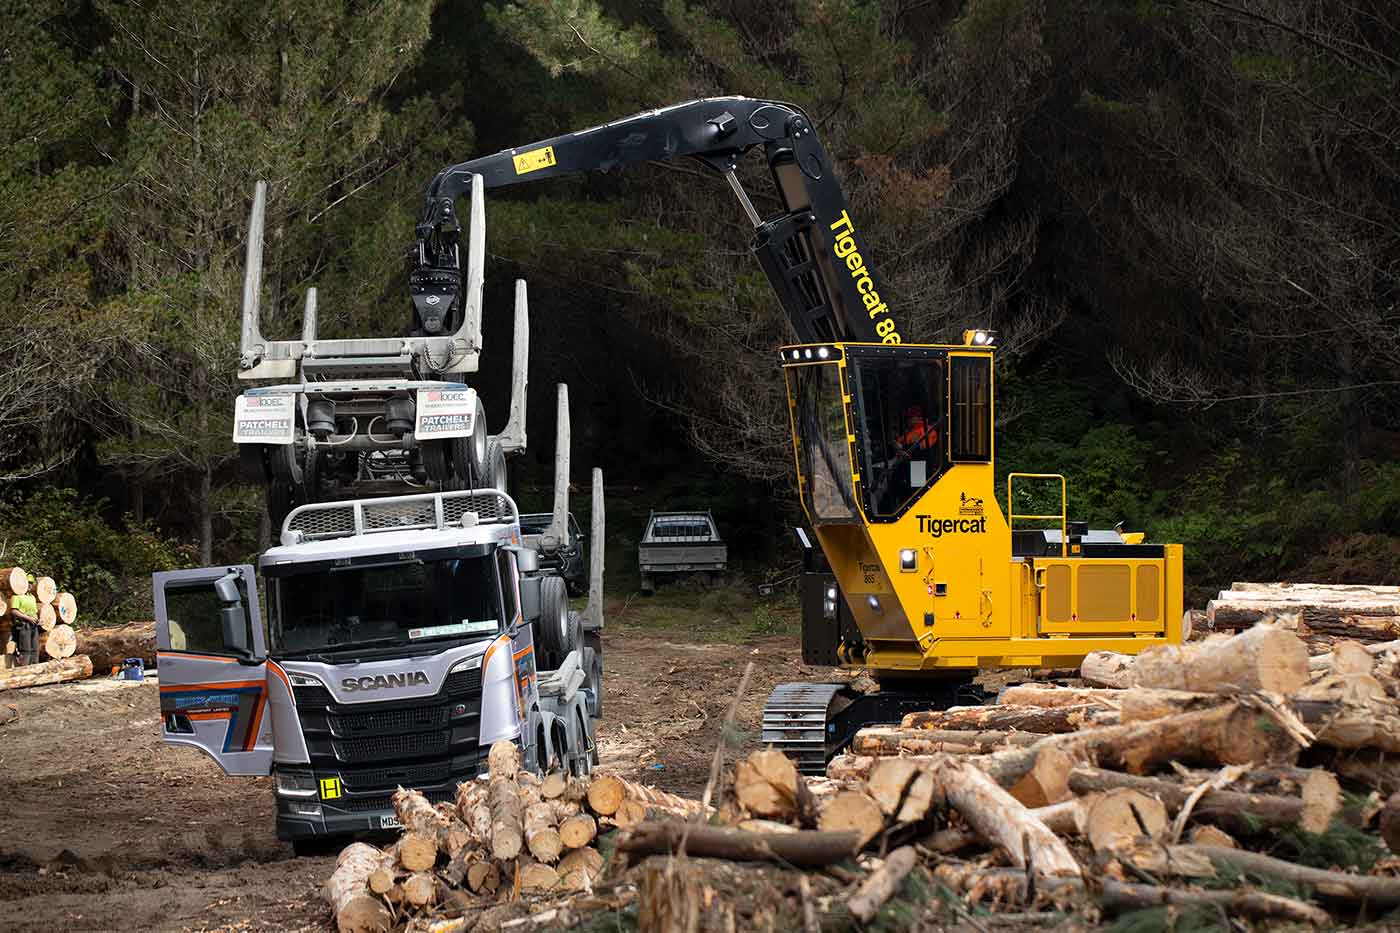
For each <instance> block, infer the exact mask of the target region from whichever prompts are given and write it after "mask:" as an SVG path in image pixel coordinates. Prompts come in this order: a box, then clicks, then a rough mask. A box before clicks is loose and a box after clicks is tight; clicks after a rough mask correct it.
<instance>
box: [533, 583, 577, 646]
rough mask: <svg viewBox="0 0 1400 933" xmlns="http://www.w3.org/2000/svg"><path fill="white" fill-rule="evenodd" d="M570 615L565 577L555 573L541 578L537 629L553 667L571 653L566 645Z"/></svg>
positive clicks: (541, 644) (541, 643)
mask: <svg viewBox="0 0 1400 933" xmlns="http://www.w3.org/2000/svg"><path fill="white" fill-rule="evenodd" d="M569 615H570V613H569V596H568V593H567V592H566V591H565V589H564V579H563V578H562V577H557V576H554V575H553V574H550V575H549V576H546V577H542V578H540V624H539V627H538V628H537V629H536V631H538V632H539V638H540V647H541V648H542V649H543V650H544V653H545V654H546V655H547V656H548V658H549V662H550V666H551V667H558V665H559V664H560V663H562V662H563V660H564V655H566V654H568V653H569V652H568V649H567V648H565V647H564V642H565V639H566V638H567V635H568V633H567V627H568V624H569Z"/></svg>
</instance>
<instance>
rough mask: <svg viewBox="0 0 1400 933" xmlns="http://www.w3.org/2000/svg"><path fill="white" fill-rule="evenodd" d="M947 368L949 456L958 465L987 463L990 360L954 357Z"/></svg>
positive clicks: (988, 458)
mask: <svg viewBox="0 0 1400 933" xmlns="http://www.w3.org/2000/svg"><path fill="white" fill-rule="evenodd" d="M948 366H949V375H950V376H951V382H952V388H953V404H952V406H950V407H951V408H952V424H951V426H950V427H951V430H950V431H949V432H948V433H949V435H950V436H951V441H952V448H951V451H950V456H951V458H952V459H953V460H955V461H960V462H967V463H990V462H991V459H992V358H991V357H990V356H955V357H953V358H952V359H951V360H949V362H948Z"/></svg>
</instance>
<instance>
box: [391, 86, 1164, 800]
mask: <svg viewBox="0 0 1400 933" xmlns="http://www.w3.org/2000/svg"><path fill="white" fill-rule="evenodd" d="M760 148H761V149H762V151H763V154H764V156H765V158H766V161H767V164H768V169H769V173H770V175H771V177H772V179H773V182H774V186H775V188H776V195H777V199H778V201H779V203H780V204H781V209H780V210H779V211H778V212H777V213H775V214H774V215H773V216H771V217H768V218H763V217H761V216H760V215H759V213H758V211H757V209H756V208H755V207H754V205H753V203H752V201H750V199H749V197H748V195H747V193H746V192H745V191H744V188H743V186H742V184H741V183H740V181H739V178H738V175H737V174H736V169H737V166H738V163H739V160H740V159H741V158H743V157H744V156H745V155H746V154H747V153H749V152H750V151H751V150H755V149H760ZM680 157H685V158H688V159H693V160H695V161H696V162H699V163H700V164H701V165H703V166H704V167H705V168H706V169H708V170H711V171H713V172H716V173H718V174H719V175H720V176H722V177H723V178H724V179H725V181H726V182H727V184H728V186H729V187H730V189H731V190H732V191H733V192H734V194H735V195H736V197H737V198H738V200H739V203H740V205H741V207H742V208H743V210H744V212H745V214H746V216H747V217H748V219H749V221H750V222H751V223H752V224H753V227H754V235H753V241H752V244H751V250H752V252H753V254H754V256H755V258H756V259H757V260H758V262H759V265H760V266H761V267H762V269H763V271H764V273H765V274H766V275H767V277H768V280H769V283H770V284H771V285H772V286H773V289H774V291H775V292H776V293H777V297H778V301H779V303H780V304H781V305H782V307H783V311H784V313H785V314H786V315H787V318H788V320H789V322H790V323H791V325H792V328H793V331H794V332H795V334H796V336H797V339H798V340H799V341H800V343H799V344H797V345H794V346H788V347H784V348H782V349H781V350H780V351H779V363H780V365H781V366H782V367H783V373H784V378H785V379H786V382H787V390H788V400H789V414H790V418H791V429H792V436H793V449H794V453H795V454H796V458H797V475H798V489H799V493H800V495H801V499H802V504H803V508H804V509H805V511H806V514H807V518H808V521H809V522H810V525H811V531H810V533H809V531H808V530H807V529H803V528H799V529H797V530H796V534H797V538H798V542H799V544H800V546H801V548H802V552H803V563H804V573H803V575H802V583H801V593H802V606H803V635H802V653H803V659H804V660H805V661H807V662H808V663H811V664H819V665H834V666H841V667H846V668H858V669H865V670H868V671H869V672H870V673H871V675H872V676H874V677H875V678H876V679H877V680H879V682H880V684H881V688H882V689H881V690H880V691H878V692H876V693H872V694H859V693H855V692H853V691H851V690H850V689H849V687H848V686H846V685H845V684H784V685H781V686H779V687H778V688H777V689H776V690H774V692H773V694H772V696H771V697H770V699H769V702H768V707H767V709H766V711H765V713H764V723H763V740H764V742H766V743H771V744H772V745H774V746H776V747H778V748H780V749H782V750H783V751H785V752H787V753H788V754H789V755H791V756H792V757H793V758H794V759H795V760H796V761H797V762H798V763H799V765H800V766H801V768H802V769H803V770H805V771H809V772H820V771H821V770H822V769H823V768H824V766H825V763H826V761H827V760H828V759H829V758H830V757H831V756H832V755H834V754H835V753H836V752H838V751H840V750H841V749H842V748H844V747H845V746H846V745H847V744H848V743H849V742H850V740H851V738H852V737H853V736H854V735H855V733H856V732H857V731H858V730H859V729H860V728H861V727H862V726H865V725H867V724H870V723H890V722H898V721H899V719H900V717H901V716H903V715H904V714H905V713H908V712H915V711H921V710H928V709H930V708H938V707H944V706H948V705H950V704H952V703H956V702H958V700H959V699H960V698H966V699H980V695H979V693H978V692H977V691H976V690H974V689H971V688H970V684H971V679H972V677H973V675H974V674H975V673H976V671H977V670H978V669H981V668H996V667H1078V666H1079V663H1080V662H1081V661H1082V660H1083V658H1084V656H1085V655H1087V654H1089V653H1090V652H1093V651H1100V650H1102V651H1114V652H1119V653H1125V654H1136V653H1137V652H1138V651H1140V650H1142V649H1143V648H1146V647H1148V646H1151V645H1164V644H1180V643H1181V641H1182V623H1181V619H1182V548H1181V545H1179V544H1148V543H1145V542H1144V541H1143V536H1142V535H1141V534H1126V535H1125V534H1120V533H1119V532H1118V531H1100V530H1090V529H1089V528H1088V527H1087V524H1086V523H1083V522H1077V521H1070V520H1069V517H1068V515H1067V514H1066V508H1065V502H1066V497H1065V481H1064V478H1063V477H1062V476H1058V475H1046V474H1012V475H1011V476H1010V477H1009V478H1008V481H1007V489H1006V494H1007V504H1008V508H1009V509H1010V510H1011V511H1010V514H1006V513H1003V512H1002V509H1001V507H1000V506H999V505H998V503H997V500H996V497H995V492H996V489H995V468H994V465H993V455H994V436H993V433H994V432H993V423H994V422H993V406H994V398H993V392H994V371H993V366H992V359H993V344H994V342H995V341H994V338H993V335H992V334H991V332H989V331H985V330H969V331H967V332H965V334H964V335H963V341H962V342H961V343H959V344H953V345H917V344H913V343H910V342H909V339H910V337H911V336H912V335H910V334H909V333H907V332H906V331H905V330H904V329H903V328H902V327H901V325H900V324H899V322H898V320H897V317H896V313H895V307H896V305H895V303H894V302H893V301H891V295H890V293H889V292H888V291H887V289H886V288H885V285H884V283H883V281H882V278H881V276H880V274H879V272H878V269H877V267H876V265H875V263H874V261H873V259H872V256H871V253H870V250H869V249H868V247H867V245H866V243H865V241H864V237H863V234H862V232H861V231H862V228H861V225H860V224H859V223H858V222H857V221H856V220H855V219H853V218H852V216H851V213H850V209H849V205H848V204H847V202H846V197H845V193H844V192H843V190H842V188H841V185H840V182H839V180H838V179H837V177H836V173H835V171H834V168H833V166H832V164H831V160H830V159H829V157H828V156H827V154H826V151H825V149H824V148H823V146H822V144H821V141H820V140H819V139H818V138H817V135H816V131H815V128H814V126H813V124H812V121H811V120H810V118H809V117H808V116H807V114H806V113H805V112H803V110H802V109H801V108H800V107H797V106H794V105H792V104H788V103H783V102H779V101H766V100H751V99H748V98H744V97H720V98H712V99H706V100H695V101H690V102H688V103H683V104H677V105H675V106H672V107H667V108H663V109H660V110H653V111H648V112H645V113H640V114H636V115H635V116H631V117H627V118H625V119H622V120H617V121H614V122H612V123H608V124H605V125H603V126H598V127H594V128H592V129H587V130H583V131H581V132H577V133H569V134H565V135H562V136H556V137H553V138H551V139H545V140H540V141H539V142H536V143H532V144H530V145H527V146H523V147H520V148H516V149H509V150H505V151H503V152H499V153H496V154H495V155H490V156H485V157H482V158H478V159H473V160H471V161H467V162H463V163H461V164H458V165H453V166H449V167H447V168H444V169H443V170H442V171H441V172H439V173H438V175H437V177H436V178H434V179H433V181H432V183H431V184H430V185H429V186H428V191H427V195H426V198H425V204H424V210H423V215H422V218H421V220H420V222H419V224H418V229H417V234H418V238H417V242H416V243H415V244H414V248H413V250H412V252H411V256H412V260H413V268H412V270H411V272H410V277H409V282H410V295H411V298H412V300H413V304H414V309H415V314H416V315H417V319H418V320H419V321H420V323H421V325H422V328H423V329H424V330H427V331H431V330H432V329H433V328H434V327H441V328H450V327H452V326H455V324H456V323H457V322H459V321H466V320H468V319H469V318H470V316H471V314H472V309H473V305H472V300H471V295H472V288H473V283H474V281H475V280H474V278H473V275H474V271H475V270H474V268H473V267H472V266H471V265H470V263H469V264H468V265H467V266H466V267H463V266H462V264H461V260H460V250H459V247H460V245H461V241H462V239H463V228H462V226H461V224H460V223H459V221H458V213H457V208H456V201H457V199H458V198H459V197H462V196H466V195H469V196H470V198H471V204H472V206H473V214H472V216H473V218H475V216H476V211H475V207H476V205H477V204H478V203H479V198H480V196H481V192H482V191H483V189H486V188H496V187H501V186H505V185H513V184H518V183H521V182H530V181H538V180H542V179H547V178H554V177H557V176H561V175H568V174H574V173H579V172H588V171H610V170H613V169H619V168H626V167H630V166H634V165H637V164H639V163H643V162H647V161H653V160H670V159H676V158H680ZM478 238H479V231H478V230H476V229H474V228H473V227H472V226H469V227H468V228H467V231H466V239H467V242H468V246H469V247H471V249H469V251H468V255H469V256H470V255H474V254H475V252H476V250H475V243H476V241H477V239H478ZM464 282H465V283H466V284H467V287H466V288H465V289H464V287H463V283H464ZM443 309H446V310H445V311H444V310H443ZM1042 483H1049V484H1051V488H1052V490H1053V491H1054V492H1057V493H1058V496H1057V498H1058V505H1057V506H1056V507H1055V508H1054V509H1053V510H1049V509H1047V508H1046V507H1036V506H1034V505H1032V506H1030V508H1029V512H1030V514H1026V513H1027V511H1028V509H1027V505H1026V503H1027V502H1028V501H1029V500H1028V498H1027V496H1028V495H1029V491H1028V488H1027V487H1028V485H1030V484H1042ZM1018 509H1019V514H1018ZM1018 522H1019V523H1020V525H1019V526H1018ZM1045 522H1053V523H1054V525H1055V527H1053V528H1048V529H1047V528H1042V527H1031V526H1033V525H1039V524H1043V523H1045ZM813 537H815V539H816V540H815V543H814V542H813V540H812V538H813Z"/></svg>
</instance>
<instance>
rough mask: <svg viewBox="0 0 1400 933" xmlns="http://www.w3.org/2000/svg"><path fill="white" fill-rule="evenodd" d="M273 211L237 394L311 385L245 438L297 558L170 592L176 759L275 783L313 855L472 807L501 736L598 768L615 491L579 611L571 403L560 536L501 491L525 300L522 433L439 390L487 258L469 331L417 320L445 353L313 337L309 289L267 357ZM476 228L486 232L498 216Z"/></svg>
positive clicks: (280, 804) (463, 396)
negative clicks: (266, 268)
mask: <svg viewBox="0 0 1400 933" xmlns="http://www.w3.org/2000/svg"><path fill="white" fill-rule="evenodd" d="M265 199H266V185H265V184H263V183H261V182H260V183H259V184H258V186H257V190H256V192H255V196H254V201H253V211H252V217H251V221H250V230H249V241H248V267H247V270H246V279H245V283H244V285H245V287H244V306H243V311H244V317H243V344H244V345H243V349H244V355H243V360H242V370H243V371H242V372H241V373H240V376H241V377H243V378H252V379H267V378H283V377H286V376H289V375H297V374H298V372H299V374H300V377H301V380H300V381H299V382H296V383H292V384H283V385H278V386H270V387H262V388H255V389H250V390H248V391H247V392H245V393H244V394H243V395H242V396H241V397H240V398H239V400H238V404H237V413H236V418H235V437H234V440H235V442H237V443H238V444H239V446H240V451H241V454H242V455H243V457H244V460H245V461H246V462H247V463H248V464H250V465H251V466H252V468H253V469H252V472H253V478H255V479H260V480H263V481H264V482H265V483H266V489H267V501H268V509H269V512H270V513H271V515H272V516H273V517H274V518H276V519H277V520H278V525H279V531H280V542H279V543H278V545H277V546H275V547H272V548H269V549H268V550H267V551H265V552H264V553H263V554H262V555H260V557H259V559H258V567H257V570H256V572H255V571H254V568H253V567H252V566H251V565H242V566H219V567H206V568H200V569H195V570H180V571H171V572H166V573H157V574H155V575H154V576H153V587H154V592H155V599H154V602H155V615H156V620H155V642H156V648H157V656H158V661H159V666H160V673H161V678H160V679H161V688H160V704H161V715H162V719H163V739H164V741H165V742H167V743H169V744H172V745H185V746H190V747H194V748H198V749H200V750H202V751H204V752H206V753H207V754H209V755H210V756H211V757H212V758H214V760H215V761H216V762H218V764H219V765H220V767H222V768H223V769H224V770H225V771H226V772H227V773H229V774H233V775H267V774H271V775H273V776H274V778H275V782H274V784H275V794H276V802H277V807H276V812H277V832H278V836H279V838H282V839H288V840H291V841H292V843H293V844H294V846H295V847H296V848H297V849H298V851H315V850H318V849H319V848H320V847H321V845H322V844H323V843H324V842H325V841H326V840H327V839H328V838H332V837H338V836H344V835H347V834H352V833H357V832H364V831H367V830H377V829H383V828H386V827H390V826H396V825H398V819H399V818H398V817H397V816H396V815H395V811H394V807H393V802H392V799H391V795H392V794H393V793H394V791H395V790H396V789H397V788H399V787H408V788H413V789H416V790H418V791H421V792H422V793H423V794H424V795H425V796H426V798H427V799H428V800H429V801H431V802H434V803H439V802H445V801H450V800H452V799H455V795H456V793H457V787H458V784H459V783H461V782H463V781H469V780H471V779H472V778H474V777H475V776H476V775H477V774H479V773H481V772H482V771H483V770H484V769H485V768H486V766H487V762H486V749H487V747H488V746H489V745H490V744H491V743H492V742H493V741H498V740H507V741H510V742H514V743H517V744H518V746H519V749H520V753H521V755H522V762H523V766H524V767H525V768H526V769H527V770H530V771H535V772H541V773H542V772H543V771H545V770H546V769H550V768H563V769H567V770H569V771H571V772H573V773H576V774H582V773H587V772H588V771H589V770H590V769H591V768H592V766H593V765H594V764H596V763H597V748H596V734H597V722H598V718H599V715H600V712H601V706H602V670H603V659H602V640H601V634H602V627H603V613H602V575H603V517H604V516H603V486H602V473H601V472H600V471H598V470H594V471H593V527H592V542H591V545H590V548H589V551H590V553H591V556H592V566H591V568H590V572H589V575H588V577H589V583H588V593H589V599H588V606H587V608H586V609H585V610H583V611H582V612H581V613H580V612H575V611H573V610H571V609H570V608H569V604H568V596H567V593H566V586H565V581H564V579H563V577H561V576H560V569H561V568H560V563H561V562H560V561H559V560H558V557H559V553H560V551H561V550H562V549H563V548H564V547H565V545H566V543H567V542H566V538H565V535H564V533H563V529H564V528H565V527H566V521H567V516H568V482H569V450H568V447H569V421H568V417H569V410H568V395H567V391H566V387H565V386H563V385H560V386H559V404H558V438H557V441H556V447H557V450H556V463H555V489H556V491H555V509H554V512H553V513H552V515H551V519H550V523H549V528H548V529H546V531H545V533H543V534H534V535H526V534H524V532H523V530H522V528H521V525H520V516H519V513H518V510H517V508H516V504H515V502H514V500H512V499H511V497H510V496H509V495H508V494H507V492H506V483H505V479H506V474H505V460H504V453H505V452H506V451H517V450H520V449H523V448H524V445H525V416H524V412H525V397H524V393H525V386H526V377H525V373H526V365H527V363H526V360H527V352H528V317H527V305H526V301H525V287H524V283H523V282H521V283H517V288H516V308H515V311H516V313H515V353H514V366H513V386H512V397H511V407H510V410H511V416H510V419H509V421H508V422H507V425H506V427H505V429H504V430H503V431H502V432H501V433H499V434H488V432H487V424H486V414H485V408H484V406H483V404H482V402H481V400H480V399H479V398H477V396H476V393H475V390H474V389H472V388H471V387H470V386H468V385H466V384H465V383H459V382H447V381H441V380H440V379H439V378H437V377H442V376H455V375H457V374H461V373H465V372H468V371H474V370H475V368H476V360H477V356H478V354H479V351H480V302H481V278H482V276H481V264H482V259H483V256H484V253H485V242H484V240H483V239H482V238H481V237H478V238H477V239H476V240H474V241H473V244H472V248H471V250H470V252H469V254H468V265H469V268H470V269H471V270H473V272H472V274H471V275H470V277H469V278H470V282H469V288H468V293H469V296H468V297H469V301H468V305H469V306H470V308H471V311H470V313H469V314H468V315H466V316H465V317H463V318H461V323H460V325H454V328H455V329H454V331H453V334H452V335H451V336H432V335H433V334H435V333H437V331H435V330H434V328H433V327H431V326H428V325H427V324H424V323H423V322H422V321H420V325H421V326H420V331H422V332H425V333H427V334H428V336H421V337H413V338H409V339H400V338H394V339H392V340H350V341H322V340H318V339H316V335H315V330H316V294H315V290H314V289H313V290H311V291H309V292H308V294H307V304H306V319H305V320H306V323H305V327H304V332H303V335H302V339H301V340H299V341H268V340H265V339H264V338H263V337H262V335H261V332H260V330H259V326H258V303H259V302H258V295H259V291H260V277H261V261H262V260H261V256H262V233H263V230H262V227H263V216H264V212H265ZM472 217H473V229H475V230H477V231H478V232H480V233H483V234H484V226H483V225H484V219H483V216H482V208H481V201H480V198H477V199H476V200H475V202H474V210H473V214H472ZM459 317H460V309H459ZM425 377H431V378H425ZM415 489H416V490H418V492H417V494H413V495H401V494H400V495H392V494H393V493H404V492H412V491H414V490H415ZM545 563H548V564H549V565H550V569H546V568H545V567H544V566H543V565H544V564H545ZM260 595H261V597H262V598H263V599H265V600H266V610H267V611H266V626H264V614H263V612H262V609H261V608H260V602H261V601H260ZM84 660H86V659H84ZM365 867H366V866H363V865H357V866H356V867H355V870H354V872H352V874H353V875H354V876H355V877H356V878H358V877H359V875H360V873H361V869H362V868H365ZM355 884H358V882H354V883H352V884H351V885H350V887H351V888H353V887H354V886H355Z"/></svg>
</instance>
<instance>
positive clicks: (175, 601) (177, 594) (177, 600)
mask: <svg viewBox="0 0 1400 933" xmlns="http://www.w3.org/2000/svg"><path fill="white" fill-rule="evenodd" d="M238 592H239V594H240V595H241V596H242V597H243V618H244V624H245V625H247V627H248V644H250V645H251V644H253V622H252V620H251V619H249V618H248V588H247V585H246V584H245V583H244V581H243V579H242V578H241V577H240V578H239V580H238ZM222 609H223V603H222V602H220V601H219V597H218V594H216V593H215V592H214V587H213V584H211V583H209V582H200V583H186V584H179V583H170V584H167V585H166V588H165V618H166V624H167V625H168V626H169V629H170V647H171V650H173V651H193V652H195V653H197V654H229V653H230V651H229V648H228V646H226V645H225V644H224V630H223V621H222V619H223V617H222V615H221V611H222Z"/></svg>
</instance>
